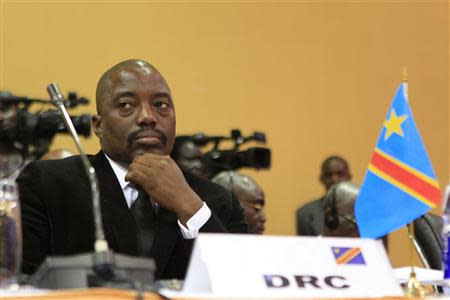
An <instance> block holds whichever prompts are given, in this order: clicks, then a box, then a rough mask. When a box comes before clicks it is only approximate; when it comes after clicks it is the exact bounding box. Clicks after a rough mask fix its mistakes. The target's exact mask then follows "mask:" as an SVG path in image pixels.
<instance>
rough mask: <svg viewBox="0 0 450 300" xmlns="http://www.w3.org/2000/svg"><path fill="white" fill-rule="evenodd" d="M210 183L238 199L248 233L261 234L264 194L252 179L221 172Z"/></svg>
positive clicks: (233, 173)
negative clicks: (218, 185) (221, 187)
mask: <svg viewBox="0 0 450 300" xmlns="http://www.w3.org/2000/svg"><path fill="white" fill-rule="evenodd" d="M212 182H214V183H217V184H220V185H221V186H223V187H224V188H226V189H227V190H229V191H231V192H232V193H234V194H235V195H236V196H237V197H238V199H239V202H240V203H241V206H242V207H243V208H244V216H245V221H246V222H247V224H248V232H249V233H254V234H263V233H264V229H265V226H264V224H265V223H266V215H265V212H264V205H265V199H264V192H263V190H262V189H261V187H260V186H259V185H258V184H257V183H256V182H255V181H254V180H253V179H252V178H250V177H248V176H245V175H243V174H240V173H237V172H234V171H222V172H220V173H219V174H217V175H216V176H214V178H213V179H212Z"/></svg>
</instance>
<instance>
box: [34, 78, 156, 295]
mask: <svg viewBox="0 0 450 300" xmlns="http://www.w3.org/2000/svg"><path fill="white" fill-rule="evenodd" d="M47 92H48V93H49V95H50V98H51V100H50V102H51V103H52V104H53V105H54V106H56V107H57V108H58V110H59V111H60V113H61V115H62V117H63V120H64V123H65V124H66V127H67V129H68V131H69V132H70V134H71V136H72V138H73V140H74V142H75V144H76V146H77V148H78V151H79V152H80V158H81V161H82V163H83V167H84V169H85V171H86V174H87V175H88V178H89V182H90V185H91V191H92V202H93V206H92V208H93V217H94V226H95V244H94V253H85V254H80V255H74V256H67V257H47V259H46V261H45V262H44V263H43V264H42V265H41V266H40V267H39V269H38V270H37V271H36V273H35V274H34V275H32V276H31V277H30V279H29V280H28V281H29V282H30V283H32V284H33V285H36V286H38V287H41V288H53V289H60V288H83V287H90V286H112V287H127V288H136V287H139V289H141V288H142V287H143V286H147V287H149V288H148V289H150V290H151V289H152V287H150V284H152V283H153V280H154V271H155V263H154V261H153V259H150V258H144V257H131V256H127V255H123V254H114V253H113V252H112V251H111V250H109V246H108V242H107V241H106V239H105V234H104V231H103V226H102V213H101V208H100V191H99V184H98V178H97V176H96V174H95V169H94V168H93V167H92V165H91V163H90V162H89V159H88V158H87V156H86V154H85V153H84V151H83V148H82V147H81V142H80V138H79V137H78V134H77V132H76V130H75V127H74V126H73V123H72V120H71V119H70V116H69V113H68V112H67V109H66V107H65V106H64V102H65V100H64V97H63V96H62V94H61V92H60V90H59V87H58V86H57V85H56V84H55V83H51V84H49V85H48V87H47ZM92 271H94V272H93V273H92Z"/></svg>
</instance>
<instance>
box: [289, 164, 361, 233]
mask: <svg viewBox="0 0 450 300" xmlns="http://www.w3.org/2000/svg"><path fill="white" fill-rule="evenodd" d="M351 178H352V174H351V173H350V167H349V165H348V163H347V161H346V160H345V159H344V158H342V157H340V156H330V157H328V158H326V159H325V160H324V161H323V162H322V166H321V172H320V182H321V183H322V185H323V186H324V188H325V194H326V193H327V192H328V191H329V190H330V188H331V187H332V186H333V185H335V184H337V183H339V182H342V181H347V180H351ZM324 199H325V195H324V196H322V197H320V198H318V199H316V200H313V201H310V202H308V203H306V204H305V205H303V206H301V207H300V208H298V209H297V213H296V217H297V235H310V236H317V235H321V234H322V233H323V208H324Z"/></svg>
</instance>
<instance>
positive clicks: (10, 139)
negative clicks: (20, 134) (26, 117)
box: [0, 91, 23, 178]
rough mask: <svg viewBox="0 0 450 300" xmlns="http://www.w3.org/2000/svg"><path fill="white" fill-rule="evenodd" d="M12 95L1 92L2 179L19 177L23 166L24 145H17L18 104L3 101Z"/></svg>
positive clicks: (0, 159) (0, 163)
mask: <svg viewBox="0 0 450 300" xmlns="http://www.w3.org/2000/svg"><path fill="white" fill-rule="evenodd" d="M11 96H12V95H11V93H9V92H4V91H0V178H7V177H11V176H13V177H14V175H15V176H17V173H18V169H19V168H20V167H21V166H22V163H23V158H22V150H23V149H22V145H20V144H17V142H16V134H17V126H18V111H19V108H18V107H17V103H15V102H9V101H4V100H2V99H3V98H8V97H11Z"/></svg>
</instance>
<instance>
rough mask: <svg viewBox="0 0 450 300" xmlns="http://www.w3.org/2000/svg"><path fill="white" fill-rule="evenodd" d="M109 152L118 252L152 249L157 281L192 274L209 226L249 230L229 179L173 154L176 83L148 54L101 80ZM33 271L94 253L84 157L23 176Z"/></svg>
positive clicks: (107, 177) (27, 250)
mask: <svg viewBox="0 0 450 300" xmlns="http://www.w3.org/2000/svg"><path fill="white" fill-rule="evenodd" d="M96 107H97V115H93V116H92V121H93V128H94V132H95V135H96V136H97V137H98V138H99V140H100V146H101V150H100V151H99V152H98V153H97V154H96V155H93V156H89V160H90V162H91V164H92V166H93V167H94V168H95V170H96V173H97V178H98V181H99V189H100V197H101V210H102V214H103V226H104V229H105V238H106V240H107V241H108V243H109V246H110V248H111V249H112V250H114V251H116V252H118V253H124V254H128V255H133V256H145V257H152V258H153V259H154V260H155V263H156V273H155V279H169V278H184V276H185V272H186V269H187V265H188V261H189V258H190V254H191V250H192V242H193V239H194V238H196V237H197V236H198V233H199V231H200V232H224V233H225V232H235V233H245V232H247V225H246V224H245V220H244V216H243V210H242V208H241V206H240V205H239V201H238V200H237V199H236V197H234V196H233V195H232V194H230V193H229V192H227V191H226V190H225V189H223V188H222V187H220V186H218V185H216V184H213V183H211V182H210V181H208V180H205V179H203V178H200V177H198V176H195V175H193V174H189V173H183V172H182V171H181V170H180V169H179V167H178V166H177V164H176V163H175V162H174V161H173V160H172V159H171V158H170V157H169V153H170V151H171V150H172V146H173V143H174V140H175V123H176V122H175V108H174V102H173V100H172V95H171V92H170V89H169V86H168V84H167V82H166V81H165V79H164V77H163V76H162V75H161V73H159V71H158V70H157V69H156V68H155V67H153V66H152V65H150V64H149V63H147V62H145V61H142V60H136V59H133V60H127V61H123V62H121V63H119V64H117V65H115V66H113V67H112V68H110V69H109V70H108V71H106V72H105V73H104V74H103V75H102V76H101V78H100V80H99V82H98V84H97V91H96ZM17 182H18V184H19V190H20V202H21V208H22V232H23V260H22V262H23V263H22V270H23V272H24V273H26V274H31V273H33V272H35V271H36V269H37V267H38V266H39V265H40V264H41V263H42V261H43V260H44V259H45V257H46V256H49V255H54V256H61V255H71V254H79V253H83V252H92V251H93V248H94V241H95V234H94V220H93V216H92V199H91V190H90V185H89V181H88V177H87V175H86V173H85V170H84V169H83V167H82V163H81V159H80V157H79V156H72V157H68V158H65V159H60V160H45V161H42V160H39V161H33V162H31V163H29V164H28V165H27V167H26V168H25V169H24V170H23V171H22V173H21V175H20V176H19V178H18V179H17Z"/></svg>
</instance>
